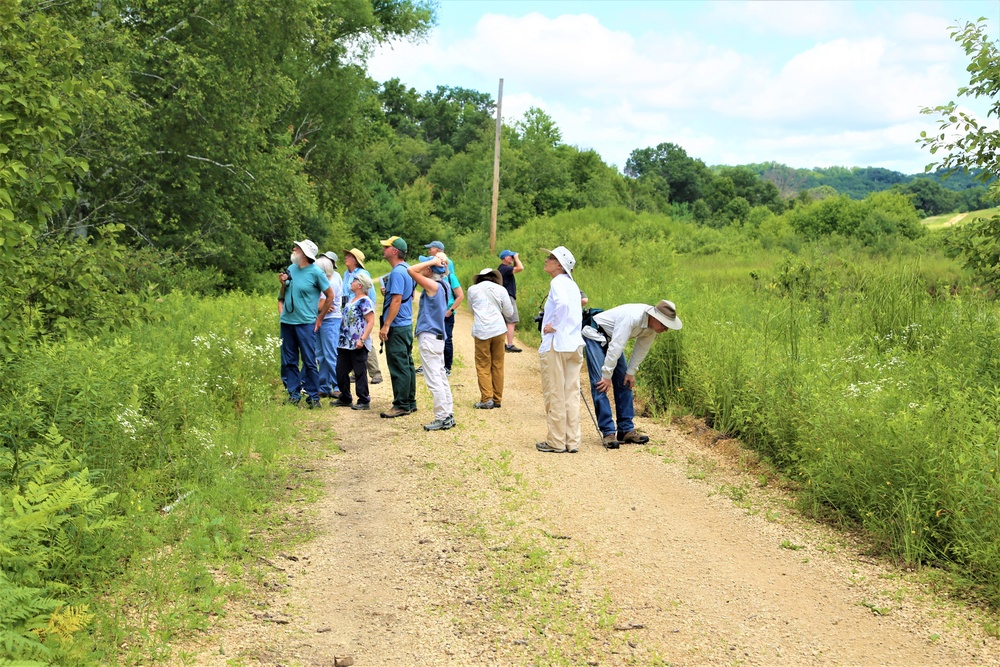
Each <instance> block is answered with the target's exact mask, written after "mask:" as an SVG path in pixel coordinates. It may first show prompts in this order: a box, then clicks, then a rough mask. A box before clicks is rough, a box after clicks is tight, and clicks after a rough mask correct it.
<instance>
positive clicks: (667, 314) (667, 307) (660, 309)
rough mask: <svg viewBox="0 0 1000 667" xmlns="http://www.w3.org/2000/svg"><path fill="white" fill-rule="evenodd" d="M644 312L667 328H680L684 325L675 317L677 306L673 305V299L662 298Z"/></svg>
mask: <svg viewBox="0 0 1000 667" xmlns="http://www.w3.org/2000/svg"><path fill="white" fill-rule="evenodd" d="M646 312H647V313H649V314H650V315H652V316H653V317H655V318H656V319H658V320H659V321H660V322H661V323H662V324H663V326H665V327H667V328H668V329H680V328H681V327H682V326H684V325H683V323H682V322H681V320H680V318H679V317H677V308H676V307H674V302H673V301H667V300H666V299H664V300H663V301H660V302H659V303H658V304H656V305H655V306H652V307H650V308H649V309H647V310H646Z"/></svg>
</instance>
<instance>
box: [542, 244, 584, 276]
mask: <svg viewBox="0 0 1000 667" xmlns="http://www.w3.org/2000/svg"><path fill="white" fill-rule="evenodd" d="M542 252H547V253H548V254H550V255H552V256H553V257H555V258H556V260H557V261H558V262H559V265H560V266H562V267H563V271H565V272H566V273H567V274H569V277H570V278H572V277H573V268H574V267H575V266H576V258H575V257H573V253H571V252H570V251H569V250H568V249H567V248H566V246H562V245H561V246H559V247H558V248H555V249H553V250H547V249H545V248H542Z"/></svg>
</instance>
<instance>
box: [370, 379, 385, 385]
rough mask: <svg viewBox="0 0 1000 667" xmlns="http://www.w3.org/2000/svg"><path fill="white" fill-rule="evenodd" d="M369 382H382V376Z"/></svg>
mask: <svg viewBox="0 0 1000 667" xmlns="http://www.w3.org/2000/svg"><path fill="white" fill-rule="evenodd" d="M368 384H382V378H375V379H373V380H371V381H370V382H369V383H368Z"/></svg>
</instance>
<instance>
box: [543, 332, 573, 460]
mask: <svg viewBox="0 0 1000 667" xmlns="http://www.w3.org/2000/svg"><path fill="white" fill-rule="evenodd" d="M538 361H539V366H540V367H541V375H542V398H543V400H544V401H545V420H546V425H547V427H548V435H547V436H546V438H545V441H546V442H548V443H549V446H550V447H552V448H553V449H566V450H568V451H571V452H574V451H576V450H578V449H579V448H580V371H581V370H582V369H583V347H581V348H580V349H578V350H576V351H575V352H556V351H555V350H549V351H548V352H545V353H543V354H540V355H538Z"/></svg>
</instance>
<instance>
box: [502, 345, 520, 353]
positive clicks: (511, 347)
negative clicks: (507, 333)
mask: <svg viewBox="0 0 1000 667" xmlns="http://www.w3.org/2000/svg"><path fill="white" fill-rule="evenodd" d="M503 349H504V350H506V351H507V352H521V348H519V347H517V346H515V345H504V346H503Z"/></svg>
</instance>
